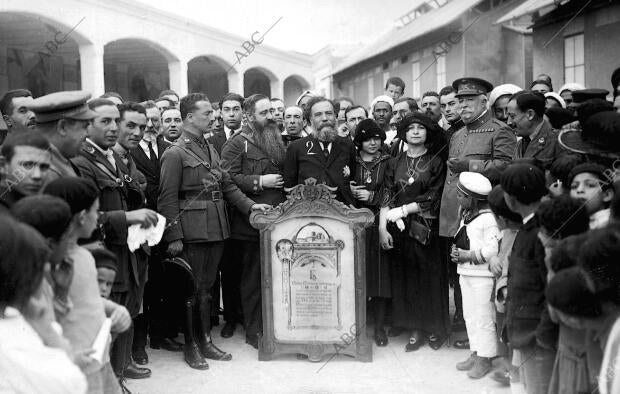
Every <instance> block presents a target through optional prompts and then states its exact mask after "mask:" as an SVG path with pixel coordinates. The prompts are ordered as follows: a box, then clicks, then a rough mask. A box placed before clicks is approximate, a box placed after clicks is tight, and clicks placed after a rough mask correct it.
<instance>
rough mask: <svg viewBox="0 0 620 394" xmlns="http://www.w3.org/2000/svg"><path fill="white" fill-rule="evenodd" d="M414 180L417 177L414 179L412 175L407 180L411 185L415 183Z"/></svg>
mask: <svg viewBox="0 0 620 394" xmlns="http://www.w3.org/2000/svg"><path fill="white" fill-rule="evenodd" d="M413 182H415V179H413V177H412V176H410V177H409V179H408V180H407V183H409V184H410V185H413Z"/></svg>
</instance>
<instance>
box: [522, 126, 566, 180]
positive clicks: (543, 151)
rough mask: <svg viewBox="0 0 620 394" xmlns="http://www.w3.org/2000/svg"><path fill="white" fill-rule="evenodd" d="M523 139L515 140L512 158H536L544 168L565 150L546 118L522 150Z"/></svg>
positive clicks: (556, 132) (549, 165) (547, 167)
mask: <svg viewBox="0 0 620 394" xmlns="http://www.w3.org/2000/svg"><path fill="white" fill-rule="evenodd" d="M522 145H523V139H520V140H519V141H518V142H517V146H516V149H515V153H514V158H515V159H519V158H533V159H536V160H538V161H539V162H540V163H541V164H542V166H543V168H544V169H546V170H548V169H549V167H551V164H552V163H553V162H554V161H555V159H557V158H558V157H560V155H561V154H562V153H564V152H566V151H565V150H564V149H563V148H562V146H561V145H560V143H559V142H558V131H557V130H555V129H554V128H553V127H552V126H551V124H550V123H549V122H548V121H547V120H543V121H542V124H541V126H540V129H539V130H538V131H537V132H536V133H535V135H534V136H532V137H531V141H530V143H529V145H527V148H526V149H525V152H523V148H522Z"/></svg>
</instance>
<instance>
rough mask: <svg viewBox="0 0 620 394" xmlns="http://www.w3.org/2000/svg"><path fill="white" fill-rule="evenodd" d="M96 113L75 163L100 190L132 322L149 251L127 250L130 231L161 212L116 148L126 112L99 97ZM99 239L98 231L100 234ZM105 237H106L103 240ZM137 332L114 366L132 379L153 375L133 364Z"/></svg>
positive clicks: (122, 344)
mask: <svg viewBox="0 0 620 394" xmlns="http://www.w3.org/2000/svg"><path fill="white" fill-rule="evenodd" d="M88 106H89V108H90V109H91V110H92V111H94V112H95V115H96V116H95V118H94V119H93V121H92V123H91V126H90V128H89V130H88V136H89V138H87V139H86V142H85V143H84V145H83V147H82V150H81V151H80V155H79V156H78V157H76V158H74V159H72V162H73V164H74V165H75V166H76V167H77V168H78V171H79V173H80V175H81V176H82V177H85V178H88V179H90V180H92V181H93V182H94V183H95V184H96V185H97V188H98V189H99V193H100V194H99V204H100V208H99V209H100V211H101V212H102V214H101V216H100V225H101V230H102V231H101V233H102V234H101V235H102V237H103V241H104V243H105V246H106V247H107V248H108V249H110V250H111V251H112V252H113V253H114V254H116V257H117V258H118V270H117V274H116V280H115V282H114V286H113V288H112V295H111V299H112V301H114V302H116V303H118V304H120V305H123V306H125V307H126V308H127V310H129V313H130V314H131V317H132V318H135V317H136V316H137V315H138V312H139V311H140V304H141V303H142V296H143V292H144V285H145V283H144V280H145V279H144V278H145V275H144V273H145V272H146V257H147V255H146V253H145V251H143V250H142V249H138V250H136V251H135V252H131V251H129V248H128V247H127V229H128V227H129V226H131V225H133V224H140V225H141V226H142V227H150V226H153V225H155V224H156V223H157V214H156V213H155V212H153V211H152V210H150V209H146V208H143V206H144V195H143V194H142V192H141V190H140V186H139V185H138V182H137V181H136V180H135V179H133V178H132V177H131V175H130V171H129V168H128V167H127V166H126V165H125V163H124V162H123V160H122V159H121V157H120V156H119V155H118V154H116V153H115V152H114V151H113V150H112V149H111V147H112V146H113V145H114V144H115V143H116V141H117V139H118V126H117V125H118V122H119V121H120V114H119V111H118V109H117V107H116V105H115V104H114V103H113V102H112V101H110V100H107V99H101V98H99V99H95V100H93V101H91V102H90V103H89V104H88ZM95 237H97V232H95ZM98 238H101V237H98ZM132 341H133V328H132V329H130V330H128V331H127V332H126V333H123V334H121V335H119V337H118V338H117V339H116V340H115V342H114V345H113V348H112V355H111V362H112V367H113V368H114V371H115V372H116V374H117V375H121V376H123V377H126V378H130V379H139V378H146V377H149V376H150V375H151V371H150V370H149V369H148V368H139V367H138V366H136V365H135V364H134V363H133V361H132V360H131V347H132Z"/></svg>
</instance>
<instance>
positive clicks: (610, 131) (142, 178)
mask: <svg viewBox="0 0 620 394" xmlns="http://www.w3.org/2000/svg"><path fill="white" fill-rule="evenodd" d="M611 79H612V89H613V90H612V96H613V98H614V102H618V101H620V100H616V99H617V98H619V97H620V69H618V70H616V72H614V74H613V75H612V78H611ZM608 94H609V92H608V91H607V90H604V89H595V88H588V89H586V88H585V87H584V86H580V85H578V84H575V83H569V84H566V85H564V86H562V87H561V88H560V89H559V90H558V91H557V92H554V90H553V87H552V81H551V79H550V78H549V77H548V76H546V75H544V74H542V75H540V76H538V77H537V78H536V80H535V81H534V82H532V84H531V85H530V86H529V89H527V90H524V89H522V88H521V87H519V86H516V85H513V84H504V85H500V86H497V87H493V85H492V84H491V83H489V82H488V81H485V80H484V79H480V78H473V77H465V78H459V79H457V80H455V81H454V82H453V84H452V85H450V86H446V87H445V88H443V89H441V90H440V91H439V92H426V93H424V94H423V95H422V97H421V98H420V99H414V98H411V97H407V96H406V89H405V84H404V82H403V81H402V80H401V79H400V78H398V77H392V78H390V79H389V80H388V81H387V83H386V86H385V92H384V94H383V95H381V96H378V97H376V98H375V99H374V100H373V101H372V102H371V103H369V105H367V104H366V103H355V102H354V100H352V99H351V98H339V99H336V100H330V99H328V98H325V97H322V96H320V95H318V94H316V93H314V92H312V91H305V92H303V93H302V94H301V96H300V97H299V98H298V99H297V100H296V103H295V105H290V106H286V105H285V103H284V101H283V100H281V99H279V98H270V97H268V96H266V95H263V94H252V95H250V96H249V97H243V96H241V95H239V94H237V93H234V92H231V93H227V94H226V95H224V96H223V97H222V98H221V99H220V100H219V101H218V102H214V101H211V100H210V99H209V98H208V96H207V94H205V93H190V94H188V95H186V96H184V97H179V96H178V95H177V94H176V93H175V92H174V91H171V90H166V91H163V92H161V94H160V95H159V96H158V97H157V98H155V99H153V100H149V101H146V102H142V103H137V102H131V101H125V100H123V98H122V97H121V96H120V95H119V94H118V93H115V92H107V93H105V94H104V95H102V96H100V97H96V98H91V95H90V94H89V93H88V92H84V91H64V92H56V93H51V94H48V95H45V96H42V97H38V98H33V97H32V94H31V93H30V92H29V91H28V90H25V89H18V90H11V91H8V92H6V93H5V94H4V95H3V96H2V98H1V99H0V111H1V113H2V114H3V115H2V120H3V121H4V122H3V123H4V124H0V129H1V128H3V127H2V126H5V128H6V138H3V139H2V141H0V145H1V149H0V153H1V157H0V160H1V164H2V169H3V171H2V174H1V176H2V179H1V183H0V374H1V375H2V376H3V382H2V384H3V385H5V386H7V387H9V388H10V389H12V390H13V391H12V392H20V393H21V392H24V393H39V392H40V393H43V392H45V393H56V392H57V393H83V392H89V393H118V392H121V391H122V390H125V391H126V390H127V388H126V387H125V384H124V381H125V379H140V378H148V377H149V376H151V373H152V372H151V370H150V369H149V368H146V367H144V365H147V364H148V363H149V355H148V353H147V351H146V348H147V344H148V345H149V346H150V348H152V349H164V350H166V351H170V352H182V354H183V358H184V360H185V362H186V363H187V364H188V365H189V366H190V367H191V368H194V369H199V370H205V369H208V368H209V364H208V362H207V360H217V361H231V360H232V358H233V356H232V355H231V354H230V353H228V352H226V351H225V350H222V349H220V348H219V347H218V346H216V345H215V344H214V337H215V331H214V330H213V329H212V328H213V327H215V326H218V325H219V324H220V314H223V318H224V324H223V327H222V329H221V330H220V332H219V334H220V337H222V338H224V339H222V340H219V341H218V342H220V343H223V344H225V343H226V340H225V339H227V338H230V337H232V336H233V335H234V333H235V331H236V330H237V329H238V327H239V326H242V327H243V330H244V334H245V340H246V343H247V344H248V345H249V346H252V347H254V348H256V349H258V347H259V345H260V340H261V335H262V323H263V317H262V302H261V262H260V256H261V244H260V242H259V233H258V231H257V230H256V229H254V228H253V227H252V226H251V225H250V223H249V215H250V214H251V212H253V211H266V210H269V209H271V208H272V207H275V206H277V205H278V204H280V203H281V202H283V201H284V200H285V199H286V190H287V189H288V188H291V187H294V186H295V185H298V184H303V183H305V182H306V180H307V179H308V178H314V179H315V180H316V182H317V183H324V184H327V185H328V186H331V187H334V188H335V189H334V190H335V196H336V198H337V199H338V200H339V201H341V202H343V203H345V204H348V205H353V206H355V207H358V208H368V209H370V210H371V211H372V212H373V213H374V214H375V221H374V224H373V225H372V226H370V227H369V228H368V229H367V230H366V245H365V247H366V251H365V261H364V264H365V268H366V296H367V301H368V304H367V306H368V310H369V314H368V316H369V317H368V320H369V322H370V323H371V325H372V326H373V327H374V331H373V340H374V342H375V344H376V346H379V347H382V346H386V345H387V344H388V342H389V338H393V337H397V336H400V335H406V336H407V338H408V340H407V343H406V346H405V349H404V351H406V352H413V351H416V350H418V349H419V348H420V347H422V346H425V345H426V344H428V346H429V347H431V348H432V349H434V350H439V349H440V348H442V347H443V346H453V347H455V348H458V349H469V351H468V352H465V351H464V352H463V354H464V356H463V359H464V360H463V361H462V362H459V363H458V364H457V365H456V366H455V367H456V369H457V370H459V371H464V372H466V373H467V375H468V376H469V377H470V378H472V379H480V378H483V377H484V376H486V375H488V374H491V377H492V378H493V379H495V380H497V381H498V382H500V383H502V384H504V385H510V386H511V387H512V389H513V392H519V391H521V392H527V393H530V394H531V393H545V394H546V393H563V394H564V393H583V392H596V390H598V392H600V393H616V392H619V390H620V374H619V373H618V372H619V371H620V364H618V359H619V358H620V355H619V353H618V348H619V347H620V320H619V319H618V318H619V317H620V269H619V267H620V265H619V264H618V259H617V256H619V255H620V226H619V225H618V219H619V218H620V205H619V198H620V189H619V187H620V183H618V182H616V181H617V176H618V168H619V167H618V163H620V161H619V160H620V113H618V112H620V109H619V108H618V105H616V107H614V104H613V103H612V102H609V101H607V95H608ZM617 111H618V112H617ZM160 220H165V228H164V233H163V238H162V240H161V242H159V244H157V245H154V246H150V247H149V246H148V245H147V244H146V243H145V244H142V245H140V246H139V247H138V248H137V249H135V250H134V249H133V248H131V249H130V247H129V246H128V232H129V228H130V227H132V226H136V225H137V226H139V227H142V228H150V227H153V226H155V225H156V224H157V223H158V222H159V221H160ZM450 288H452V289H453V297H452V300H453V303H454V310H455V312H454V315H453V316H450V309H451V308H450V299H451V298H450ZM221 307H223V308H221ZM388 327H389V330H387V328H388ZM179 333H182V334H183V336H182V337H183V340H182V341H179ZM224 347H225V346H224ZM465 354H466V355H465ZM155 373H157V371H155ZM3 387H4V386H3Z"/></svg>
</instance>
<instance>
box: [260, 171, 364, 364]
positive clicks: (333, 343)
mask: <svg viewBox="0 0 620 394" xmlns="http://www.w3.org/2000/svg"><path fill="white" fill-rule="evenodd" d="M334 191H335V189H334V188H330V187H328V186H326V185H323V184H319V185H317V184H316V181H315V180H314V179H313V178H310V179H308V180H306V184H305V185H297V186H295V187H293V188H292V189H291V190H290V192H289V194H288V196H287V200H286V201H284V202H283V203H282V204H280V205H278V206H277V207H275V208H274V209H271V210H269V211H266V212H260V211H257V212H253V213H252V214H251V215H250V223H251V224H252V226H253V227H255V228H257V229H258V230H259V231H260V245H261V248H260V250H261V274H262V276H261V278H262V285H261V287H262V309H263V336H262V337H261V338H260V340H259V351H258V358H259V360H261V361H268V360H272V359H273V358H275V357H277V356H278V355H282V354H304V355H307V356H308V359H309V360H310V361H315V362H318V361H321V359H323V357H324V356H326V355H329V354H346V355H349V356H352V357H355V358H357V359H359V360H361V361H364V362H369V361H372V344H371V341H370V339H369V338H368V337H367V335H366V266H365V250H366V246H365V238H366V237H365V231H364V229H365V228H366V227H368V226H369V225H371V224H372V223H373V221H374V215H373V213H372V212H371V211H370V210H369V209H365V208H364V209H356V208H354V207H352V206H348V205H345V204H343V203H342V202H340V201H338V200H336V199H335V197H334ZM293 219H294V222H295V229H296V230H295V234H294V236H292V237H291V239H280V240H278V241H276V240H275V239H272V238H273V234H274V232H275V233H278V226H279V225H282V226H285V225H287V223H288V226H290V223H291V221H292V220H293ZM330 222H331V223H333V224H334V226H332V227H334V228H338V229H345V228H346V229H348V230H349V231H350V234H342V233H341V232H340V231H337V232H338V234H334V231H332V232H331V233H330V231H328V230H325V228H324V227H322V225H321V224H320V223H330ZM308 229H311V230H313V231H310V230H308ZM314 230H316V231H314ZM302 231H305V232H306V233H304V234H302ZM345 232H346V231H345ZM343 235H344V236H343ZM343 238H346V239H347V240H352V241H353V242H351V243H352V245H350V246H349V249H347V250H348V253H349V256H350V253H351V252H352V253H353V259H352V260H353V267H352V268H353V269H351V267H347V266H344V267H343V264H350V258H349V259H347V261H346V262H343V261H341V257H342V256H341V254H342V251H343V250H345V248H347V243H348V242H346V241H343ZM276 242H282V243H287V244H290V245H287V248H286V249H287V250H288V251H287V253H288V255H286V256H284V252H283V253H282V254H283V256H282V258H281V256H280V255H278V257H277V258H274V245H275V244H276ZM293 249H294V250H295V252H293V251H292V250H293ZM289 257H290V259H289ZM274 264H280V265H281V266H282V267H283V268H282V269H281V271H282V275H275V276H276V277H274V274H273V272H274V269H273V268H274ZM308 264H313V265H315V266H318V269H319V270H321V269H322V270H323V271H322V272H325V273H326V275H327V276H330V277H331V278H334V282H333V283H328V284H325V288H326V290H325V292H324V293H325V294H331V295H332V296H331V298H333V297H334V296H333V294H336V296H335V297H336V304H337V305H331V300H330V299H329V298H330V297H327V296H325V300H326V301H325V302H326V303H327V304H330V305H318V306H317V305H314V304H313V303H315V302H316V299H317V298H316V297H310V298H309V299H306V298H303V297H302V298H303V299H304V300H305V302H306V304H307V305H305V307H308V308H310V309H312V308H313V307H314V306H317V307H318V308H322V307H325V308H324V309H326V310H327V312H326V314H328V315H329V314H330V313H331V314H332V315H333V314H334V313H335V314H336V315H335V316H330V318H331V319H327V320H330V321H329V322H328V323H325V322H323V323H322V324H318V323H317V324H312V323H309V321H308V320H304V319H303V317H300V318H298V319H297V323H295V316H291V313H290V312H289V313H288V316H287V317H286V319H287V321H286V322H285V323H286V324H283V325H284V326H285V327H286V328H287V329H288V330H291V332H292V330H295V329H305V330H316V332H317V333H319V332H320V330H327V329H329V330H331V333H332V335H331V336H330V337H329V339H325V340H321V339H318V340H315V339H309V338H307V335H306V338H300V339H299V340H296V339H295V338H286V339H282V338H278V335H277V334H276V326H278V324H280V323H278V322H276V320H275V319H276V315H274V288H275V287H276V286H278V287H279V288H277V289H275V290H276V291H275V293H276V299H278V298H279V299H283V300H284V302H285V303H286V302H290V303H291V304H290V305H289V306H288V308H289V309H288V310H289V311H290V310H292V308H293V306H292V305H293V301H295V300H294V297H295V294H294V293H295V292H294V291H292V290H291V289H293V287H294V286H293V284H291V283H285V282H286V280H287V279H285V278H292V277H293V273H292V272H291V270H293V271H294V270H295V269H296V268H298V267H302V266H304V265H308ZM343 268H344V269H343ZM309 272H310V275H311V276H312V270H310V271H309ZM334 275H335V276H334ZM345 276H349V277H345ZM350 276H353V278H352V279H353V286H349V287H350V288H351V289H353V288H354V291H353V292H342V291H341V290H342V289H341V288H340V285H339V283H340V282H339V281H347V282H346V283H347V284H351V282H350V279H351V278H350ZM304 283H306V282H304ZM330 284H331V285H332V286H331V288H329V289H327V288H328V287H329V285H330ZM297 287H298V288H299V287H300V286H297ZM279 289H282V291H279ZM301 291H303V288H302V289H301ZM320 295H321V294H319V298H321V297H320ZM302 296H303V294H302ZM341 297H344V298H345V299H344V301H346V302H347V303H349V304H353V303H354V305H355V311H354V321H351V319H352V317H353V312H352V311H344V312H343V311H342V310H341V309H342V304H343V302H341ZM350 298H354V302H351V301H352V300H351V299H350ZM341 313H344V314H347V313H348V315H347V316H348V319H344V320H345V321H343V320H342V315H341ZM309 319H310V320H311V318H309ZM299 321H301V322H302V323H299ZM283 325H282V324H280V326H279V327H280V328H281V327H282V326H283ZM305 333H306V334H307V333H308V331H305ZM333 333H339V334H340V335H338V336H337V337H335V336H334V335H335V334H333ZM288 334H289V335H291V336H294V335H295V334H293V333H288ZM300 336H302V335H301V334H300ZM317 336H320V335H317Z"/></svg>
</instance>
